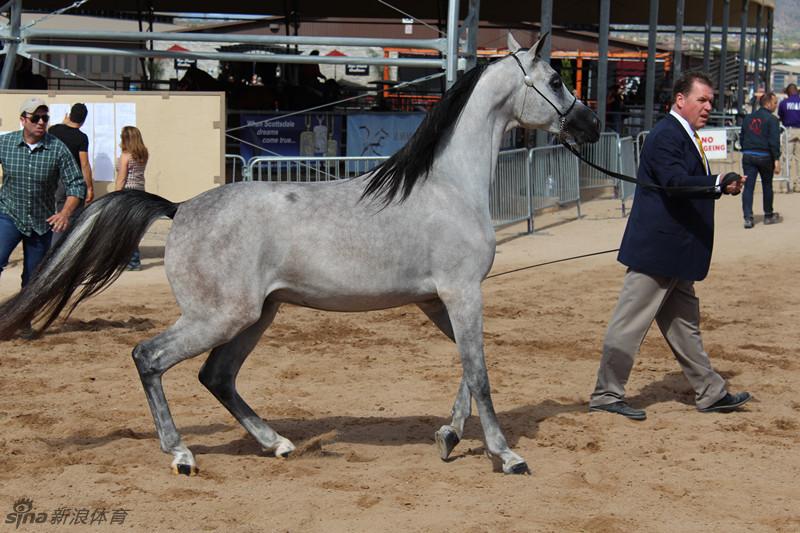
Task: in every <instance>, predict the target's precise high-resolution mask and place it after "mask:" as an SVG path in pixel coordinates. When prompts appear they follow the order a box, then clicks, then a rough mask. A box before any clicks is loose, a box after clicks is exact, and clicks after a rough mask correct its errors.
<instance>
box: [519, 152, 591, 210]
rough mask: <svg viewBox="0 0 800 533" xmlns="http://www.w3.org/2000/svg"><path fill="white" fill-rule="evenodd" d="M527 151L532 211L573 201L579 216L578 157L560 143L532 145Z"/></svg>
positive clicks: (579, 183) (579, 184)
mask: <svg viewBox="0 0 800 533" xmlns="http://www.w3.org/2000/svg"><path fill="white" fill-rule="evenodd" d="M528 153H529V155H528V159H529V162H530V163H529V165H530V173H531V182H532V187H533V210H534V212H535V211H538V210H541V209H544V208H547V207H560V206H562V205H565V204H569V203H572V202H575V204H576V207H577V210H578V217H580V216H581V177H580V174H579V172H578V168H579V164H580V161H579V160H578V158H577V157H575V156H574V155H573V154H572V153H570V152H569V151H567V149H566V148H564V147H563V146H544V147H540V148H532V149H531V150H529V152H528Z"/></svg>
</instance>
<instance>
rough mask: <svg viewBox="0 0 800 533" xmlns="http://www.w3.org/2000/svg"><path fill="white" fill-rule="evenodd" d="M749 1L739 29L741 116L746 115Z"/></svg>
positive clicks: (744, 3)
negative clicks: (745, 93) (745, 83)
mask: <svg viewBox="0 0 800 533" xmlns="http://www.w3.org/2000/svg"><path fill="white" fill-rule="evenodd" d="M749 7H750V5H749V0H742V22H741V27H740V28H739V30H740V31H739V77H738V78H737V81H736V92H737V98H736V109H737V110H738V111H739V114H740V115H743V114H744V77H745V68H746V64H747V58H746V54H747V11H748V9H749Z"/></svg>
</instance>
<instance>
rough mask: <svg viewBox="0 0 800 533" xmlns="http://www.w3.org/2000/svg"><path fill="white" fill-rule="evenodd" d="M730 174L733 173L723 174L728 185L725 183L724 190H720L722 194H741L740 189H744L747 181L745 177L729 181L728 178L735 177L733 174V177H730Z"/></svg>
mask: <svg viewBox="0 0 800 533" xmlns="http://www.w3.org/2000/svg"><path fill="white" fill-rule="evenodd" d="M731 174H733V172H730V173H728V174H725V178H724V180H725V181H726V182H728V183H726V185H725V188H724V189H723V190H722V192H724V193H725V194H732V195H734V196H735V195H737V194H739V193H740V192H742V187H744V182H745V181H747V176H738V179H729V177H730V178H733V177H735V176H736V175H735V174H734V176H731Z"/></svg>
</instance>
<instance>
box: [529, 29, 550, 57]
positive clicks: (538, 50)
mask: <svg viewBox="0 0 800 533" xmlns="http://www.w3.org/2000/svg"><path fill="white" fill-rule="evenodd" d="M548 37H550V32H546V33H544V34H543V35H542V36H541V37H539V40H538V41H536V43H534V45H533V46H532V47H531V50H532V51H533V55H534V56H535V57H540V55H541V53H542V47H543V46H544V42H545V41H546V40H547V38H548Z"/></svg>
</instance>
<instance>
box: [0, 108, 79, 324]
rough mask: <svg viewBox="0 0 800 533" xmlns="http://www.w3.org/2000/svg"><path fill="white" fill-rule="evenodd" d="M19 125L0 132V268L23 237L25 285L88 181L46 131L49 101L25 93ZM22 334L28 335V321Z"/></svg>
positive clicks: (59, 142)
mask: <svg viewBox="0 0 800 533" xmlns="http://www.w3.org/2000/svg"><path fill="white" fill-rule="evenodd" d="M19 111H20V123H21V126H22V129H20V130H17V131H12V132H11V133H8V134H6V135H3V136H0V165H2V166H3V187H2V188H0V272H2V270H3V269H4V268H5V267H6V265H8V259H9V257H10V256H11V252H12V251H14V248H16V247H17V244H19V243H20V241H22V245H23V266H22V286H23V287H24V286H25V285H27V284H28V283H29V282H30V280H31V277H32V276H33V274H34V273H35V272H36V269H37V267H38V266H39V263H41V262H42V259H43V258H44V255H45V253H46V252H47V249H48V248H49V247H50V239H51V237H52V232H53V231H64V230H66V229H67V227H68V226H69V218H70V215H72V212H73V211H74V210H75V208H76V207H78V204H79V203H80V201H81V200H82V199H83V198H85V196H86V183H85V182H84V181H83V176H82V175H81V171H80V169H79V168H78V165H77V164H76V163H75V159H73V157H72V155H71V154H70V153H69V149H67V147H66V146H65V145H64V143H62V142H61V141H60V140H58V139H57V138H56V137H54V136H53V135H50V134H49V133H47V131H46V128H47V122H48V121H49V120H50V117H49V116H48V114H47V112H48V107H47V105H46V104H45V103H44V101H43V100H41V99H39V98H29V99H27V100H25V102H23V103H22V106H21V107H20V110H19ZM59 180H60V181H62V182H63V183H64V189H65V191H66V201H65V202H64V206H63V207H62V208H61V209H60V210H59V211H56V210H55V189H56V186H57V182H58V181H59ZM21 336H22V337H24V338H32V337H33V331H32V330H31V328H30V325H28V326H27V327H25V328H23V330H22V334H21Z"/></svg>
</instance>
